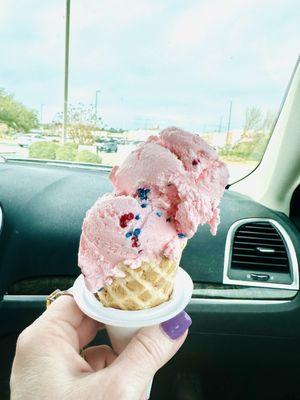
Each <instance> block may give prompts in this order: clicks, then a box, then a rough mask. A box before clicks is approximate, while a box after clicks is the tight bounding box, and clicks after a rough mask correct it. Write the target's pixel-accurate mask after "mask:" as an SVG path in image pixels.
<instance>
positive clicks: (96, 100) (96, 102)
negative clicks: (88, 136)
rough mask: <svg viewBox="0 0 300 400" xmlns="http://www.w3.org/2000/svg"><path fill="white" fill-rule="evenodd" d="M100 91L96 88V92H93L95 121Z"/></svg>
mask: <svg viewBox="0 0 300 400" xmlns="http://www.w3.org/2000/svg"><path fill="white" fill-rule="evenodd" d="M99 93H100V90H99V89H98V90H96V93H95V119H96V121H95V122H96V123H97V116H98V115H97V114H98V94H99Z"/></svg>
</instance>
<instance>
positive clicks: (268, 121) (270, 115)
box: [262, 110, 277, 135]
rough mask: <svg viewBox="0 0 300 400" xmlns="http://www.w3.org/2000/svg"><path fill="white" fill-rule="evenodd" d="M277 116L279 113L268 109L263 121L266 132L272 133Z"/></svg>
mask: <svg viewBox="0 0 300 400" xmlns="http://www.w3.org/2000/svg"><path fill="white" fill-rule="evenodd" d="M276 117H277V113H276V112H275V111H272V110H268V111H267V112H266V114H265V118H264V120H263V123H262V129H263V131H264V132H265V133H267V134H269V135H270V134H271V131H272V129H273V126H274V123H275V120H276Z"/></svg>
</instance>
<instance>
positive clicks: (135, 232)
mask: <svg viewBox="0 0 300 400" xmlns="http://www.w3.org/2000/svg"><path fill="white" fill-rule="evenodd" d="M140 233H141V230H140V228H136V229H135V230H134V231H133V236H139V234H140Z"/></svg>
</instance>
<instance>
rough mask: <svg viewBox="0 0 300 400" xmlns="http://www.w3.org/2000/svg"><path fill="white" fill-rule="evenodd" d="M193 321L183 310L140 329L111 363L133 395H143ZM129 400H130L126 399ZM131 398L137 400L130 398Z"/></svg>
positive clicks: (171, 355)
mask: <svg viewBox="0 0 300 400" xmlns="http://www.w3.org/2000/svg"><path fill="white" fill-rule="evenodd" d="M191 323H192V320H191V318H190V316H189V315H188V314H187V313H186V312H185V311H182V312H181V313H180V314H178V315H177V316H176V317H174V318H172V319H170V320H169V321H166V322H163V323H162V324H160V325H155V326H150V327H147V328H143V329H141V330H140V331H139V332H138V333H137V335H136V336H135V337H134V338H133V339H132V340H131V342H130V343H129V344H128V346H127V347H126V348H125V349H124V350H123V352H122V353H121V354H120V356H119V357H118V358H117V359H116V360H115V361H114V363H113V365H112V367H113V366H114V365H115V367H116V368H117V369H118V370H119V371H121V375H122V376H123V377H124V381H125V383H126V387H127V388H131V389H130V390H132V395H135V396H137V395H139V394H140V395H142V394H143V393H144V391H145V389H146V387H147V385H148V383H149V381H150V380H151V379H152V378H153V375H154V374H155V373H156V372H157V370H158V369H159V368H161V367H162V366H163V365H164V364H166V363H167V362H168V361H169V360H170V358H172V357H173V356H174V354H175V353H176V352H177V351H178V350H179V348H180V347H181V345H182V344H183V342H184V341H185V339H186V336H187V330H188V327H189V326H190V325H191ZM128 398H130V397H128ZM131 398H138V397H134V396H132V397H131Z"/></svg>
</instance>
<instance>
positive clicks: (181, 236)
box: [178, 233, 186, 239]
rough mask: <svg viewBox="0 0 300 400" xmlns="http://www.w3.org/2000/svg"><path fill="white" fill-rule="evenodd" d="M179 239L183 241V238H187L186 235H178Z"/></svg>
mask: <svg viewBox="0 0 300 400" xmlns="http://www.w3.org/2000/svg"><path fill="white" fill-rule="evenodd" d="M178 237H179V239H182V238H184V237H186V234H185V233H178Z"/></svg>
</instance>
